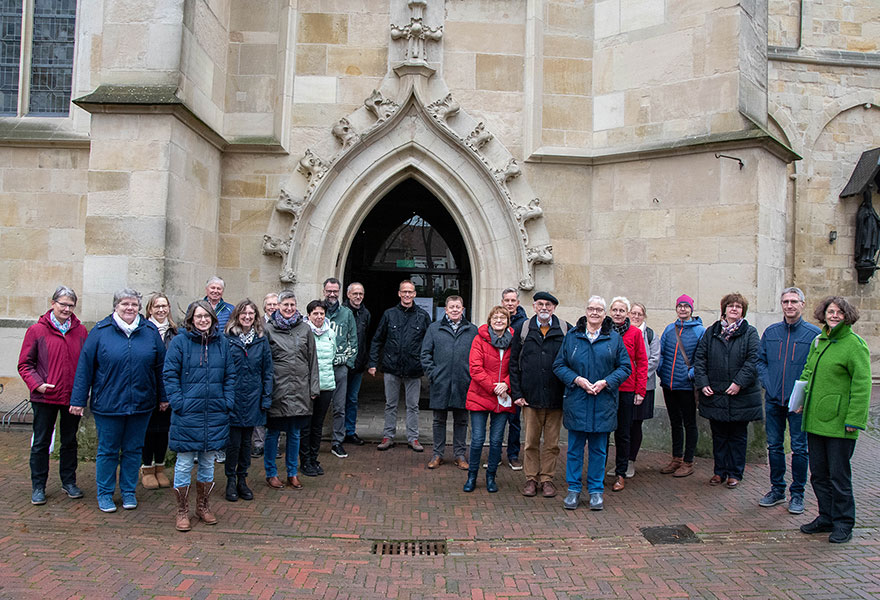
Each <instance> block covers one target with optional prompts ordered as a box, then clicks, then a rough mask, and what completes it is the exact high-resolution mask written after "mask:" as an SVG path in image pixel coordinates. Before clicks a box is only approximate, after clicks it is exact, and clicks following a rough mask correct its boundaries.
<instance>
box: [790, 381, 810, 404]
mask: <svg viewBox="0 0 880 600" xmlns="http://www.w3.org/2000/svg"><path fill="white" fill-rule="evenodd" d="M806 391H807V382H806V381H803V380H801V379H798V380H797V381H795V382H794V388H793V389H792V390H791V397H790V398H789V399H788V412H796V411H798V410H799V409H801V408H803V407H804V395H805V392H806Z"/></svg>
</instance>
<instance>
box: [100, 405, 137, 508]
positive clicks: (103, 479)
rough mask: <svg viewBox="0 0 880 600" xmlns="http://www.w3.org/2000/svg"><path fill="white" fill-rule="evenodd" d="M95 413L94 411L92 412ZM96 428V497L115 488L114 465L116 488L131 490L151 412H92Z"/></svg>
mask: <svg viewBox="0 0 880 600" xmlns="http://www.w3.org/2000/svg"><path fill="white" fill-rule="evenodd" d="M93 414H94V413H93ZM94 416H95V429H97V430H98V456H97V458H96V459H95V483H97V484H98V496H103V495H108V494H109V495H111V496H112V495H113V492H115V491H116V468H117V467H118V468H119V491H121V492H122V493H123V494H127V493H131V494H133V493H134V490H135V488H136V487H137V482H138V470H139V469H140V467H141V452H142V451H143V449H144V436H146V434H147V425H149V423H150V413H144V414H142V415H124V416H107V415H94Z"/></svg>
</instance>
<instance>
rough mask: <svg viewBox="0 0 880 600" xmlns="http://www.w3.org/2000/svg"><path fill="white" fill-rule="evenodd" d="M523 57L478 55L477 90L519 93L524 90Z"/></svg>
mask: <svg viewBox="0 0 880 600" xmlns="http://www.w3.org/2000/svg"><path fill="white" fill-rule="evenodd" d="M523 68H524V65H523V58H522V56H505V55H502V54H477V55H476V83H477V89H482V90H496V91H505V92H518V91H521V90H522V89H523Z"/></svg>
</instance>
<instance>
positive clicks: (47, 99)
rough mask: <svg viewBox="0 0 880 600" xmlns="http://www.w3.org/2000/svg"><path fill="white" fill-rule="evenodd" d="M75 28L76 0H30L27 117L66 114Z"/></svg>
mask: <svg viewBox="0 0 880 600" xmlns="http://www.w3.org/2000/svg"><path fill="white" fill-rule="evenodd" d="M0 1H2V0H0ZM6 1H12V0H6ZM75 27H76V0H35V1H34V43H33V46H32V52H33V54H32V56H31V90H30V106H29V108H28V113H29V114H31V115H67V114H68V112H69V111H70V88H71V80H72V78H73V42H74V34H75Z"/></svg>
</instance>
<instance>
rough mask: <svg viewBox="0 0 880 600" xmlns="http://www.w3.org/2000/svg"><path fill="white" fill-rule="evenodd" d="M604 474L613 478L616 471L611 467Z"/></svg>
mask: <svg viewBox="0 0 880 600" xmlns="http://www.w3.org/2000/svg"><path fill="white" fill-rule="evenodd" d="M605 474H606V475H610V476H611V477H614V476H615V475H617V469H616V468H615V467H611V468H610V469H608V470H607V471H606V472H605Z"/></svg>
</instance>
